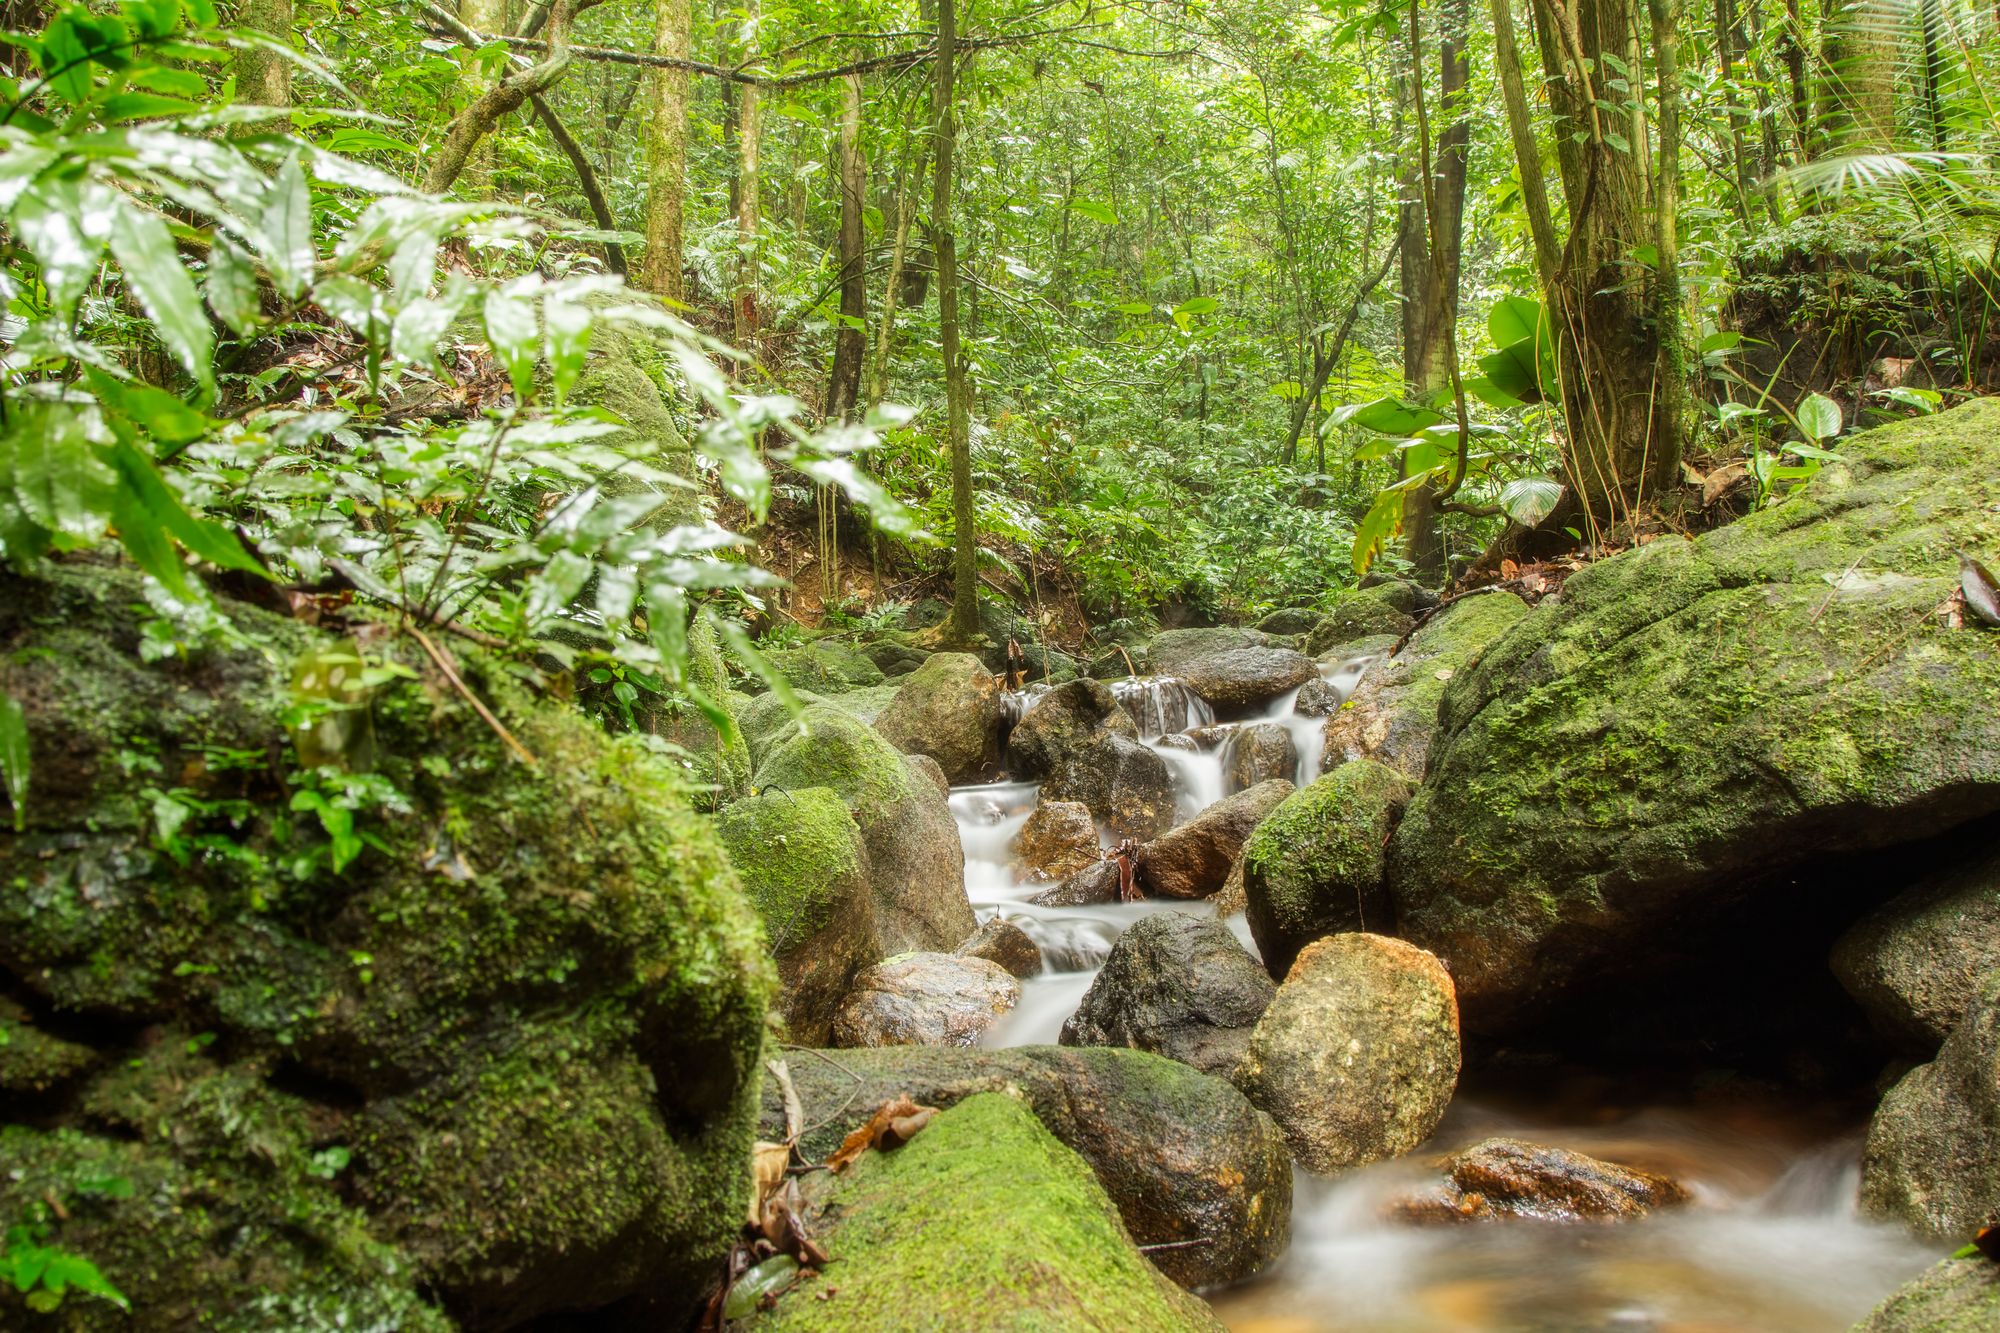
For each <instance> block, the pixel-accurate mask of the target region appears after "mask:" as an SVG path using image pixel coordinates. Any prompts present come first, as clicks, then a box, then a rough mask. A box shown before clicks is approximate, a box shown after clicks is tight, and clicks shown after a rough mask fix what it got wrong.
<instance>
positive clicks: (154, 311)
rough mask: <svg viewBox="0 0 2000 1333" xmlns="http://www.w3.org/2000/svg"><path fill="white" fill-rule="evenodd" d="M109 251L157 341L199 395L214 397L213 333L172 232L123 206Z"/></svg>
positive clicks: (141, 209)
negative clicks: (149, 319)
mask: <svg viewBox="0 0 2000 1333" xmlns="http://www.w3.org/2000/svg"><path fill="white" fill-rule="evenodd" d="M111 251H112V253H113V254H115V255H117V256H118V262H119V264H120V265H122V266H123V267H124V271H125V281H126V282H127V283H129V284H130V285H131V287H132V289H133V291H135V292H136V293H137V294H138V297H139V301H140V304H142V305H144V306H145V307H146V313H147V314H149V315H151V316H152V317H153V324H154V326H155V327H156V328H157V329H158V330H159V334H160V341H161V342H163V343H165V344H166V345H167V350H169V351H171V352H172V353H173V354H174V357H175V359H177V360H178V361H179V362H180V363H181V367H182V369H184V370H186V371H187V372H188V374H190V375H192V376H194V378H195V382H196V383H198V384H200V385H201V387H202V389H203V391H204V392H205V393H207V394H209V395H211V396H212V395H213V394H214V393H215V362H214V357H213V353H214V351H215V332H214V330H212V329H211V328H209V326H208V316H206V315H204V314H203V313H202V310H201V294H200V293H199V292H197V291H195V287H194V279H193V278H191V277H189V276H188V271H187V268H186V267H185V266H184V265H183V264H182V263H181V257H180V255H179V254H178V253H177V252H176V251H175V249H174V238H173V233H171V232H169V231H168V230H167V224H166V223H165V222H163V221H161V220H160V217H159V215H158V214H156V213H153V212H151V211H150V210H148V209H146V208H144V207H142V206H140V205H139V204H136V203H131V202H127V203H126V204H125V206H124V207H122V208H120V209H119V210H118V211H117V212H116V213H115V214H114V215H113V217H112V219H111Z"/></svg>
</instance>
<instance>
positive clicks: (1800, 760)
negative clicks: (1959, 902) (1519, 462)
mask: <svg viewBox="0 0 2000 1333" xmlns="http://www.w3.org/2000/svg"><path fill="white" fill-rule="evenodd" d="M1955 548H1964V549H1968V550H1971V551H1974V552H1983V553H1986V554H1988V555H1991V554H1992V553H1993V552H1995V551H1996V550H2000V402H1996V401H1992V400H1985V399H1982V400H1978V401H1975V402H1973V403H1969V404H1967V405H1966V406H1963V407H1958V408H1953V409H1952V410H1951V411H1948V412H1944V413H1940V414H1938V415H1936V416H1931V417H1924V418H1918V419H1912V420H1908V421H1902V422H1897V423H1894V424H1891V425H1887V426H1883V427H1881V428H1879V429H1876V430H1870V431H1865V432H1863V433H1861V434H1858V435H1855V436H1852V437H1851V438H1848V439H1845V440H1843V441H1842V442H1841V447H1840V457H1839V459H1838V460H1837V461H1834V462H1830V463H1828V464H1826V466H1825V467H1824V468H1822V469H1821V471H1820V472H1819V473H1818V475H1817V476H1815V477H1814V478H1813V479H1812V480H1811V481H1810V482H1808V483H1807V484H1806V485H1805V486H1804V487H1803V488H1802V489H1801V491H1800V492H1799V493H1798V494H1797V495H1795V496H1793V497H1792V498H1791V499H1788V500H1787V501H1786V502H1785V503H1783V504H1781V505H1776V506H1773V507H1772V508H1770V509H1767V510H1764V511H1762V512H1759V513H1756V514H1752V515H1750V516H1749V517H1747V518H1744V519H1742V520H1740V521H1738V522H1735V523H1732V524H1730V525H1728V526H1727V527H1723V528H1718V529H1716V530H1714V531H1712V532H1709V533H1705V534H1703V535H1702V536H1700V537H1697V538H1695V539H1693V540H1683V539H1680V538H1662V539H1660V540H1658V541H1654V542H1652V543H1650V544H1648V545H1646V546H1642V547H1637V548H1635V549H1633V550H1630V551H1626V552H1624V553H1622V554H1619V555H1616V556H1612V557H1610V558H1608V559H1605V560H1600V561H1598V562H1597V563H1595V564H1593V565H1591V566H1589V567H1588V568H1586V569H1584V570H1582V571H1580V572H1579V573H1577V574H1576V575H1575V576H1573V577H1572V578H1570V579H1569V580H1568V582H1567V583H1566V584H1565V585H1564V587H1563V592H1562V596H1561V598H1560V599H1559V600H1557V601H1555V602H1553V603H1544V604H1543V605H1542V606H1540V607H1538V608H1537V609H1536V611H1535V612H1534V613H1533V614H1532V615H1529V616H1528V617H1526V618H1524V619H1523V620H1522V621H1521V622H1520V623H1519V624H1518V625H1516V626H1515V627H1514V628H1513V629H1512V630H1510V631H1508V632H1507V633H1506V634H1505V635H1504V636H1502V637H1501V638H1500V639H1499V640H1498V641H1496V642H1495V643H1493V644H1491V645H1489V646H1488V647H1487V649H1486V650H1485V652H1484V653H1483V654H1482V655H1481V657H1480V659H1479V661H1478V662H1477V663H1476V664H1475V665H1474V666H1472V667H1470V668H1468V669H1466V670H1464V671H1461V672H1459V673H1458V674H1457V675H1455V676H1454V677H1453V679H1452V680H1451V682H1450V683H1449V684H1448V685H1447V687H1446V690H1445V695H1444V700H1443V703H1442V705H1441V708H1440V712H1439V725H1438V731H1437V735H1436V736H1435V737H1434V738H1433V741H1432V744H1431V759H1430V764H1429V769H1428V776H1427V780H1426V782H1425V784H1424V786H1423V788H1422V789H1421V790H1420V791H1419V792H1418V793H1417V796H1416V798H1415V799H1414V800H1413V801H1412V802H1411V803H1410V806H1409V809H1408V812H1407V813H1406V815H1405V817H1404V819H1403V822H1402V824H1401V826H1400V827H1399V828H1398V830H1397V832H1396V836H1395V840H1394V843H1393V844H1392V847H1391V855H1390V879H1391V888H1392V891H1393V894H1394V896H1395V898H1396V903H1397V908H1398V913H1399V917H1400V922H1401V927H1402V929H1403V930H1404V932H1405V933H1406V934H1408V935H1409V937H1410V938H1411V939H1413V940H1415V941H1417V942H1418V943H1421V944H1423V945H1425V946H1426V947H1428V948H1431V949H1434V950H1435V951H1437V952H1438V953H1439V954H1440V955H1441V956H1442V957H1444V958H1445V959H1446V961H1447V962H1448V964H1449V965H1450V967H1451V969H1452V974H1453V976H1454V977H1455V978H1456V979H1457V981H1458V984H1459V987H1460V991H1461V998H1462V1001H1463V1003H1464V1005H1465V1009H1466V1013H1467V1016H1468V1022H1470V1023H1472V1024H1473V1025H1474V1026H1476V1027H1479V1028H1482V1029H1484V1030H1494V1031H1498V1030H1504V1029H1507V1028H1510V1027H1516V1026H1519V1025H1521V1024H1525V1023H1527V1022H1531V1021H1532V1020H1533V1016H1534V1014H1535V1012H1536V1011H1537V1010H1538V1009H1541V1008H1543V1007H1545V1006H1547V1005H1548V1004H1549V1003H1551V1002H1552V1001H1553V1000H1554V999H1555V998H1557V997H1559V996H1560V995H1562V994H1563V993H1565V992H1567V991H1568V990H1570V988H1571V987H1573V986H1574V985H1575V984H1577V983H1579V982H1582V981H1585V980H1588V979H1596V978H1600V977H1602V976H1604V975H1606V974H1607V973H1608V972H1609V971H1611V970H1613V969H1623V968H1629V967H1630V966H1631V964H1632V961H1633V960H1634V958H1635V957H1641V956H1644V955H1645V954H1646V953H1647V952H1648V951H1650V950H1652V949H1654V948H1656V947H1657V945H1658V943H1659V935H1660V933H1661V932H1663V931H1664V932H1671V931H1675V930H1676V929H1685V923H1687V922H1689V921H1692V920H1699V919H1701V917H1702V916H1703V915H1704V914H1712V913H1713V912H1714V911H1716V910H1717V909H1719V908H1721V907H1723V906H1725V905H1727V904H1728V903H1729V902H1730V901H1732V899H1734V898H1736V897H1739V896H1741V895H1744V894H1749V893H1754V892H1757V891H1759V889H1760V888H1762V887H1766V886H1776V885H1779V884H1781V883H1782V880H1781V878H1780V877H1778V876H1776V875H1775V873H1773V874H1769V875H1766V874H1764V873H1763V872H1776V871H1778V870H1781V869H1783V868H1786V867H1789V866H1792V865H1794V864H1796V863H1798V862H1799V861H1801V860H1802V859H1804V858H1806V857H1809V856H1824V855H1837V854H1839V853H1841V852H1843V851H1850V850H1859V849H1865V848H1872V847H1880V846H1885V845H1888V844H1892V843H1897V842H1901V841H1907V840H1912V839H1916V838H1922V837H1926V836H1930V835H1932V834H1935V833H1938V832H1940V831H1942V830H1944V829H1947V828H1949V827H1951V826H1953V825H1956V824H1959V823H1962V822H1964V821H1966V820H1968V819H1971V818H1974V817H1977V816H1980V815H1984V814H1987V813H1990V812H1992V811H1994V810H1996V809H2000V707H1996V702H2000V653H1996V652H1995V651H1994V639H1993V637H1992V635H1991V633H1990V632H1989V631H1987V630H1984V629H1981V628H1978V627H1977V625H1976V622H1974V623H1969V624H1968V627H1966V628H1962V629H1954V628H1950V627H1948V626H1947V625H1945V624H1944V623H1943V622H1942V620H1941V618H1940V617H1938V616H1936V615H1934V614H1933V612H1934V611H1935V610H1936V609H1937V608H1938V607H1939V606H1940V604H1942V603H1943V602H1944V600H1945V598H1946V596H1947V595H1948V594H1949V593H1951V592H1952V590H1953V589H1955V588H1956V587H1957V585H1958V565H1957V560H1956V558H1955V557H1954V555H1953V551H1954V549H1955ZM1551 756H1561V757H1562V758H1561V762H1551Z"/></svg>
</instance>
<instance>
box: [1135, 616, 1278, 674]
mask: <svg viewBox="0 0 2000 1333" xmlns="http://www.w3.org/2000/svg"><path fill="white" fill-rule="evenodd" d="M1270 642H1271V636H1270V635H1268V634H1264V633H1262V632H1260V631H1258V630H1254V629H1242V628H1239V627H1236V626H1231V625H1225V626H1221V627H1218V628H1214V629H1170V630H1167V631H1165V632H1164V633H1161V634H1158V635H1155V636H1154V638H1153V641H1152V642H1151V643H1149V644H1147V645H1146V651H1145V653H1144V654H1143V657H1144V664H1145V667H1146V670H1148V671H1150V672H1151V673H1152V674H1154V675H1156V676H1178V675H1182V674H1183V672H1182V670H1181V668H1182V667H1184V666H1186V665H1187V664H1188V663H1190V662H1192V661H1194V660H1195V659H1197V658H1202V657H1208V656H1211V655H1213V654H1215V653H1229V652H1235V651H1237V650H1238V649H1241V648H1264V647H1268V646H1269V644H1270Z"/></svg>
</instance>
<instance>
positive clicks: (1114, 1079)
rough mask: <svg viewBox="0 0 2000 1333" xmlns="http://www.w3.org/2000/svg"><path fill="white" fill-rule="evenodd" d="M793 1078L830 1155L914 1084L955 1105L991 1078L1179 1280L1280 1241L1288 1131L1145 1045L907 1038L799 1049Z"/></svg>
mask: <svg viewBox="0 0 2000 1333" xmlns="http://www.w3.org/2000/svg"><path fill="white" fill-rule="evenodd" d="M788 1064H789V1067H790V1078H791V1081H792V1083H793V1085H794V1086H795V1088H796V1090H797V1092H798V1096H799V1102H800V1110H801V1111H802V1113H803V1115H804V1117H805V1123H806V1125H807V1126H809V1128H808V1130H807V1132H806V1134H805V1136H804V1138H803V1139H801V1141H800V1145H799V1146H800V1151H801V1152H803V1153H804V1154H805V1156H806V1157H807V1158H808V1159H810V1160H814V1161H817V1160H821V1159H823V1158H824V1157H825V1156H826V1155H827V1154H828V1153H830V1152H832V1151H833V1149H834V1148H835V1147H837V1146H839V1144H840V1141H841V1139H842V1138H843V1137H845V1136H846V1135H847V1133H848V1132H849V1131H850V1130H852V1129H854V1128H855V1127H857V1126H859V1125H862V1124H865V1123H866V1122H867V1120H868V1118H869V1117H870V1116H871V1115H873V1114H874V1113H875V1110H876V1108H877V1107H879V1106H882V1105H884V1104H886V1103H889V1102H892V1101H894V1100H895V1099H896V1098H898V1097H900V1096H904V1095H908V1096H910V1097H911V1098H914V1099H915V1100H916V1101H917V1102H919V1103H921V1104H924V1105H929V1106H945V1107H948V1106H952V1105H955V1104H956V1103H958V1102H960V1101H962V1100H964V1099H965V1098H967V1097H971V1096H973V1095H975V1094H977V1093H982V1092H1010V1093H1012V1094H1013V1095H1015V1096H1017V1097H1021V1098H1024V1099H1025V1100H1026V1101H1027V1102H1028V1104H1029V1105H1030V1106H1032V1107H1033V1108H1034V1110H1035V1113H1036V1115H1037V1116H1039V1117H1040V1119H1041V1121H1042V1123H1043V1124H1044V1125H1045V1126H1047V1127H1048V1130H1049V1132H1050V1133H1052V1134H1054V1135H1055V1136H1056V1137H1057V1138H1058V1139H1061V1140H1062V1141H1063V1142H1064V1143H1066V1144H1068V1145H1069V1147H1070V1148H1072V1149H1073V1150H1075V1151H1076V1152H1077V1153H1079V1154H1081V1155H1082V1157H1083V1159H1084V1160H1085V1161H1087V1162H1089V1163H1090V1166H1091V1169H1092V1170H1093V1171H1095V1172H1096V1173H1097V1178H1098V1180H1100V1181H1101V1182H1103V1185H1104V1188H1105V1190H1106V1191H1107V1192H1108V1193H1109V1194H1110V1195H1111V1198H1112V1201H1113V1202H1114V1203H1116V1204H1117V1205H1118V1212H1119V1214H1120V1215H1121V1216H1122V1217H1123V1218H1124V1219H1125V1225H1126V1227H1127V1228H1129V1229H1130V1231H1131V1233H1132V1238H1133V1239H1134V1240H1136V1241H1138V1242H1139V1244H1141V1245H1148V1246H1158V1247H1161V1248H1158V1249H1155V1250H1153V1251H1151V1253H1152V1254H1153V1261H1154V1262H1155V1263H1157V1264H1158V1265H1159V1266H1160V1268H1161V1270H1162V1271H1164V1272H1165V1273H1166V1274H1167V1275H1168V1276H1169V1277H1172V1278H1173V1279H1174V1280H1175V1281H1177V1282H1180V1283H1181V1284H1183V1285H1184V1286H1190V1287H1194V1286H1208V1285H1211V1284H1218V1283H1224V1282H1232V1281H1236V1280H1237V1279H1240V1278H1244V1277H1248V1276H1249V1275H1250V1274H1252V1273H1254V1272H1256V1271H1257V1270H1258V1269H1260V1268H1262V1267H1263V1266H1264V1265H1265V1264H1267V1263H1269V1262H1270V1261H1271V1260H1273V1259H1275V1258H1277V1256H1278V1255H1279V1254H1280V1253H1281V1252H1282V1251H1283V1250H1284V1248H1285V1242H1286V1240H1287V1238H1288V1235H1289V1231H1290V1225H1291V1209H1292V1168H1291V1159H1290V1157H1289V1156H1288V1155H1287V1154H1286V1152H1285V1142H1284V1136H1283V1135H1282V1134H1280V1133H1279V1132H1278V1128H1277V1126H1275V1125H1274V1124H1272V1123H1271V1119H1270V1117H1269V1116H1266V1115H1264V1114H1262V1113H1261V1112H1259V1111H1257V1110H1256V1109H1255V1108H1253V1107H1252V1106H1251V1105H1250V1103H1249V1102H1247V1101H1245V1100H1244V1099H1243V1096H1242V1094H1240V1093H1238V1092H1237V1091H1236V1089H1234V1088H1232V1087H1230V1086H1229V1085H1228V1084H1227V1083H1225V1082H1223V1081H1222V1080H1221V1079H1216V1078H1210V1077H1208V1076H1207V1075H1204V1074H1200V1073H1197V1072H1196V1071H1194V1070H1192V1069H1190V1068H1188V1067H1187V1066H1186V1065H1182V1064H1177V1063H1175V1062H1174V1061H1172V1060H1164V1059H1161V1058H1159V1057H1158V1056H1152V1055H1146V1054H1144V1053H1142V1052H1139V1051H1126V1050H1108V1049H1107V1050H1071V1049H1069V1048H1066V1047H1059V1046H1028V1047H1021V1048H1017V1049H1014V1050H1007V1051H953V1050H933V1049H929V1048H925V1047H916V1046H902V1047H890V1048H886V1049H882V1050H872V1051H832V1052H828V1053H827V1054H826V1058H825V1059H821V1058H819V1057H818V1056H814V1055H809V1054H795V1055H793V1056H791V1057H790V1059H789V1061H788ZM784 1116H785V1113H784V1102H783V1097H782V1094H781V1091H780V1089H778V1088H776V1087H774V1086H773V1085H772V1082H771V1081H768V1080H767V1081H766V1083H765V1087H764V1119H763V1132H764V1136H765V1137H766V1138H769V1139H774V1140H775V1139H779V1138H782V1137H783V1135H784V1123H785V1119H784Z"/></svg>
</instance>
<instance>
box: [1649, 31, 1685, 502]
mask: <svg viewBox="0 0 2000 1333" xmlns="http://www.w3.org/2000/svg"><path fill="white" fill-rule="evenodd" d="M1681 3H1682V0H1647V13H1648V16H1649V17H1650V19H1651V21H1652V27H1653V62H1654V64H1655V66H1656V67H1657V73H1658V76H1659V103H1660V117H1659V120H1660V132H1659V140H1660V158H1659V167H1658V169H1657V170H1656V171H1655V172H1654V176H1653V248H1654V249H1655V250H1656V251H1657V252H1658V253H1659V269H1658V276H1657V277H1656V279H1655V282H1654V288H1653V294H1654V314H1653V327H1654V329H1655V330H1656V336H1657V338H1658V342H1659V356H1658V361H1657V366H1656V369H1655V373H1654V376H1653V380H1654V409H1653V433H1654V436H1655V438H1657V439H1659V440H1662V441H1665V442H1668V443H1669V444H1671V445H1672V447H1673V448H1674V450H1675V456H1674V462H1675V463H1676V464H1678V463H1679V461H1680V456H1679V448H1680V442H1681V441H1682V440H1683V439H1685V438H1686V437H1685V434H1684V432H1685V430H1686V421H1687V408H1688V397H1689V391H1688V362H1689V357H1688V348H1687V339H1686V336H1685V328H1686V326H1685V321H1684V320H1683V319H1682V318H1681V274H1680V225H1679V213H1680V206H1681V68H1680V57H1681V41H1680V18H1681Z"/></svg>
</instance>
